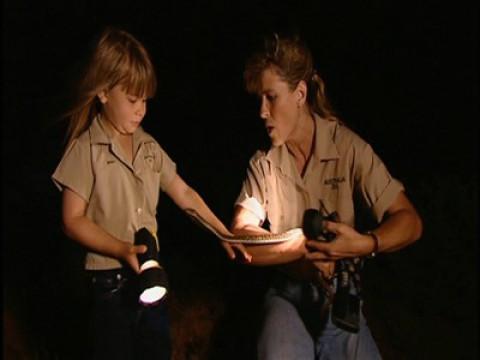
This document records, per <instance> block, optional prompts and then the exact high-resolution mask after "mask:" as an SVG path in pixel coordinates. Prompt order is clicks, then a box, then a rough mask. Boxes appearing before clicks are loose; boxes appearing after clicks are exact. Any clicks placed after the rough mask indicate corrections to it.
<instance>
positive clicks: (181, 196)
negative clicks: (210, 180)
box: [165, 174, 251, 262]
mask: <svg viewBox="0 0 480 360" xmlns="http://www.w3.org/2000/svg"><path fill="white" fill-rule="evenodd" d="M165 193H166V194H167V195H168V196H169V197H170V198H171V199H172V200H173V202H174V203H175V204H176V205H177V206H178V207H179V208H180V209H182V210H187V209H192V210H195V211H196V212H197V213H198V214H199V215H200V216H201V217H202V218H203V219H204V220H205V221H206V222H207V223H209V224H210V225H211V226H212V227H213V228H215V230H216V231H217V232H219V233H220V234H224V235H232V234H231V233H230V231H228V229H227V228H226V227H225V225H224V224H223V223H222V222H221V221H220V220H219V219H218V218H217V217H216V216H215V214H214V213H213V212H212V211H211V210H210V209H209V207H208V206H207V204H206V203H205V202H204V201H203V199H202V198H201V197H200V195H199V194H198V193H197V192H196V191H195V190H194V189H192V188H191V187H190V186H188V185H187V184H186V183H185V181H183V179H182V178H181V177H180V176H179V175H178V174H176V175H175V177H174V178H173V180H172V181H171V182H170V184H169V185H168V187H167V188H166V189H165ZM222 246H223V248H224V249H225V251H227V253H228V255H229V257H230V258H231V259H234V258H235V256H236V255H235V253H236V252H238V253H239V254H241V256H242V259H241V261H246V262H249V261H250V259H251V256H250V254H248V253H247V251H246V250H245V247H244V246H243V245H242V244H230V243H227V242H225V241H222Z"/></svg>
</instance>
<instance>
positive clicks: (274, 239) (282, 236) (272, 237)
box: [185, 209, 303, 245]
mask: <svg viewBox="0 0 480 360" xmlns="http://www.w3.org/2000/svg"><path fill="white" fill-rule="evenodd" d="M185 212H186V213H187V215H189V216H190V218H191V219H192V220H193V221H194V222H196V223H197V224H198V225H200V226H201V227H202V228H204V229H206V230H208V231H209V232H210V233H212V234H213V235H215V236H216V237H217V238H219V239H220V240H223V241H226V242H229V243H241V244H258V245H260V244H277V243H282V242H286V241H291V240H295V239H298V238H299V237H300V236H302V235H303V230H302V229H301V228H293V229H290V230H287V231H284V232H280V233H276V234H272V233H269V234H255V235H253V234H248V235H245V234H242V235H224V234H220V233H219V232H218V231H217V230H216V229H215V228H214V227H213V226H212V225H210V224H209V223H208V222H207V221H206V220H205V219H203V218H202V217H201V216H200V215H199V214H198V213H197V212H196V211H195V210H193V209H185Z"/></svg>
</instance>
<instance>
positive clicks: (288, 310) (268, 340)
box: [257, 278, 381, 360]
mask: <svg viewBox="0 0 480 360" xmlns="http://www.w3.org/2000/svg"><path fill="white" fill-rule="evenodd" d="M323 301H324V298H323V294H322V292H321V291H319V290H318V288H317V287H315V286H313V285H312V284H310V283H300V282H296V281H294V280H290V279H286V278H283V279H281V281H278V280H277V281H276V284H274V285H273V286H272V287H271V288H270V289H269V290H268V291H267V293H266V296H265V302H264V306H265V318H264V321H263V324H262V328H261V332H260V338H259V342H258V345H257V354H258V359H259V360H283V359H284V360H291V359H295V360H307V359H308V360H327V359H328V360H330V359H331V360H341V359H366V360H374V359H381V356H380V353H379V351H378V348H377V346H376V344H375V341H374V340H373V337H372V335H371V333H370V330H369V329H368V327H367V323H366V320H365V318H364V316H363V314H362V312H361V311H360V330H359V332H358V333H350V332H347V331H345V330H342V329H340V328H338V327H337V326H335V325H334V324H333V323H332V320H331V314H330V311H328V312H327V313H326V314H325V315H323V316H322V315H321V310H320V309H321V305H322V304H323Z"/></svg>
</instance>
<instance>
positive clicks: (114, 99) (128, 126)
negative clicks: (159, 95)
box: [98, 85, 147, 135]
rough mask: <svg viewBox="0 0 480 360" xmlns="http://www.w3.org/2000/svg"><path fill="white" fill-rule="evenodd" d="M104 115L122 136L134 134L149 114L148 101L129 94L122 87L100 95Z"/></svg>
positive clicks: (116, 87) (119, 86) (118, 86)
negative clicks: (147, 113)
mask: <svg viewBox="0 0 480 360" xmlns="http://www.w3.org/2000/svg"><path fill="white" fill-rule="evenodd" d="M98 97H99V99H100V101H101V102H102V104H103V114H104V116H105V118H106V119H107V120H108V121H109V122H110V123H111V124H112V125H113V127H114V128H115V130H116V131H118V132H119V133H120V134H122V135H129V134H133V133H134V132H135V130H137V129H138V127H139V126H140V123H141V122H142V120H143V117H144V116H145V114H146V112H147V99H146V98H144V97H137V96H134V95H129V94H127V93H126V92H125V91H124V90H123V88H122V86H121V85H116V86H115V87H113V88H112V89H110V90H106V91H102V92H101V93H99V94H98Z"/></svg>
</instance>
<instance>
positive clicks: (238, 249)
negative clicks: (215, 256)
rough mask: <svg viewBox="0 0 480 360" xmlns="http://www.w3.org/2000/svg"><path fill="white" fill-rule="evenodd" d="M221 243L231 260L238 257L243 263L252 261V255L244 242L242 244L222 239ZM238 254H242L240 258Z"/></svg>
mask: <svg viewBox="0 0 480 360" xmlns="http://www.w3.org/2000/svg"><path fill="white" fill-rule="evenodd" d="M221 245H222V247H223V248H224V249H225V251H226V252H227V254H228V257H229V258H230V260H235V259H236V260H237V261H238V262H241V263H250V262H251V261H252V255H250V254H249V253H248V252H247V250H246V249H245V246H243V244H240V243H237V244H235V243H230V242H227V241H221ZM237 254H239V255H240V258H237Z"/></svg>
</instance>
